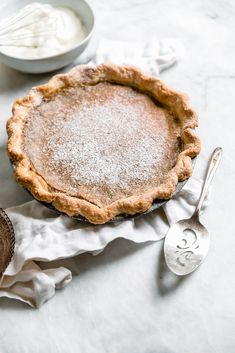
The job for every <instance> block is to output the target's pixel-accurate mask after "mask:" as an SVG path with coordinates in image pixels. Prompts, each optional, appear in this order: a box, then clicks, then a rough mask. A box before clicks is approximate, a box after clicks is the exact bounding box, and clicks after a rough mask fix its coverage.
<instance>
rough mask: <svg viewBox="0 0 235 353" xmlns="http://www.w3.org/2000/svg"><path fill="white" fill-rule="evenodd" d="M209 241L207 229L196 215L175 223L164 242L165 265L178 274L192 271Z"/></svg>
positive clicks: (206, 249)
mask: <svg viewBox="0 0 235 353" xmlns="http://www.w3.org/2000/svg"><path fill="white" fill-rule="evenodd" d="M209 242H210V238H209V233H208V231H207V229H206V228H205V227H204V226H203V225H202V224H201V223H200V222H199V220H198V219H197V218H196V217H193V218H191V219H184V220H181V221H179V222H177V223H175V224H174V225H173V226H172V227H171V228H170V230H169V232H168V234H167V237H166V240H165V243H164V253H165V259H166V264H167V266H168V267H169V268H170V269H171V270H172V271H173V272H174V273H175V274H177V275H179V276H182V275H187V274H189V273H191V272H193V271H194V270H196V268H197V267H198V266H200V264H201V263H202V261H203V259H204V258H205V256H206V255H207V252H208V248H209Z"/></svg>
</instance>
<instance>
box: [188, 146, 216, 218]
mask: <svg viewBox="0 0 235 353" xmlns="http://www.w3.org/2000/svg"><path fill="white" fill-rule="evenodd" d="M221 157H222V148H221V147H217V148H216V149H215V150H214V152H213V153H212V156H211V159H210V162H209V165H208V169H207V173H206V178H205V180H204V183H203V186H202V191H201V195H200V197H199V201H198V204H197V207H196V210H195V212H194V216H197V217H198V216H199V214H200V211H201V208H202V205H203V201H204V200H205V197H206V195H207V192H208V189H209V186H210V184H211V182H212V179H213V177H214V175H215V172H216V169H217V168H218V165H219V162H220V160H221Z"/></svg>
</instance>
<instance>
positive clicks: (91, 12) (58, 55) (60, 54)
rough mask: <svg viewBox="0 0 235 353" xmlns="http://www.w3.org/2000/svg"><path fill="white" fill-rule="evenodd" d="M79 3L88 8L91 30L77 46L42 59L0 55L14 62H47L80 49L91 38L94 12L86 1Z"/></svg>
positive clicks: (1, 53)
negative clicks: (14, 60)
mask: <svg viewBox="0 0 235 353" xmlns="http://www.w3.org/2000/svg"><path fill="white" fill-rule="evenodd" d="M80 1H81V2H83V3H84V4H86V6H87V7H88V9H89V11H90V14H91V19H92V27H91V30H90V31H89V32H88V34H87V36H86V37H85V38H84V39H83V40H82V41H81V42H79V43H78V44H75V45H74V46H73V47H71V48H69V49H67V50H65V51H63V52H62V53H59V54H53V55H50V56H43V57H42V58H26V59H24V58H19V57H17V56H13V55H8V54H5V53H3V52H1V51H0V55H3V56H5V57H7V58H13V59H16V60H19V61H43V60H47V59H51V58H55V57H60V56H62V55H64V54H66V53H69V52H71V51H73V50H75V49H77V48H78V47H80V46H81V45H83V44H84V43H86V42H87V41H88V40H89V39H90V38H91V36H92V34H93V32H94V27H95V15H94V11H93V10H92V8H91V6H90V4H88V2H87V1H86V0H80Z"/></svg>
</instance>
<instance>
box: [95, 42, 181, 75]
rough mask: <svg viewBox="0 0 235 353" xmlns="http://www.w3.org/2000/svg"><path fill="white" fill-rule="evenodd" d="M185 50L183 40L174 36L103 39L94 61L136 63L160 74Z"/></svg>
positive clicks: (120, 63)
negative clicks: (140, 39)
mask: <svg viewBox="0 0 235 353" xmlns="http://www.w3.org/2000/svg"><path fill="white" fill-rule="evenodd" d="M184 52H185V50H184V47H183V45H182V44H181V42H180V41H178V40H176V39H173V38H164V39H159V40H158V39H154V38H153V39H151V40H149V41H147V42H140V41H126V42H123V41H120V40H101V41H100V44H99V46H98V48H97V50H96V54H95V57H94V58H93V60H92V62H93V63H95V64H101V63H103V62H112V63H114V64H118V65H122V64H126V65H134V66H138V67H140V68H141V69H142V70H143V71H145V72H146V73H148V74H150V75H159V73H160V72H161V71H162V70H164V69H166V68H168V67H170V66H172V65H173V64H175V63H176V61H177V60H179V59H180V58H181V57H182V56H183V55H184Z"/></svg>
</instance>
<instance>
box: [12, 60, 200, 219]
mask: <svg viewBox="0 0 235 353" xmlns="http://www.w3.org/2000/svg"><path fill="white" fill-rule="evenodd" d="M105 81H106V82H111V83H117V84H118V83H119V84H123V85H127V86H131V87H134V88H137V89H139V90H140V91H142V92H143V93H146V94H148V95H150V96H153V97H154V98H155V99H156V100H157V101H159V102H160V103H162V104H163V105H166V106H167V107H168V108H169V109H171V110H172V112H173V113H174V114H175V115H176V116H177V117H178V118H179V119H180V121H181V140H182V142H183V150H182V151H181V152H180V153H179V156H178V158H177V162H176V165H175V167H174V168H172V169H171V170H170V171H169V173H168V176H167V179H166V181H165V182H164V183H162V184H161V185H159V186H157V187H155V188H151V189H150V190H149V191H148V192H147V193H145V194H142V195H136V196H131V197H127V198H123V199H120V200H117V201H115V202H113V203H111V204H109V205H108V206H105V207H102V208H101V207H98V206H96V205H94V204H93V203H91V202H89V201H86V200H83V199H80V198H77V197H73V196H69V195H66V194H65V193H63V192H60V191H55V190H53V189H52V188H51V187H50V185H48V184H47V182H46V181H45V179H44V178H43V177H42V176H40V175H39V174H38V173H37V172H36V171H35V170H34V168H33V166H32V164H31V162H30V160H29V159H28V157H27V155H26V154H25V152H24V150H23V145H24V124H25V121H26V120H27V115H28V112H29V111H30V109H32V108H33V107H35V106H38V105H39V104H40V102H41V101H42V99H45V98H46V99H49V98H50V97H51V96H53V95H54V94H56V93H57V92H58V91H60V90H61V89H64V88H67V87H73V86H83V85H95V84H97V83H99V82H105ZM197 125H198V120H197V115H196V113H195V111H193V110H192V109H191V107H190V105H189V101H188V97H187V96H186V95H185V94H183V93H181V92H178V91H175V90H172V89H170V88H168V87H167V86H166V84H165V83H164V82H163V81H161V80H160V79H159V78H158V77H153V76H148V75H145V74H144V73H143V72H142V71H141V70H139V69H137V68H136V67H132V66H118V65H114V64H102V65H98V66H93V65H81V66H77V67H75V68H73V69H72V70H71V71H69V72H68V73H67V74H59V75H55V76H53V77H52V78H51V79H50V80H49V82H48V83H47V84H45V85H41V86H37V87H34V88H32V89H31V91H30V92H29V95H27V96H26V97H24V98H22V99H17V100H16V101H15V103H14V105H13V109H12V117H11V118H9V119H8V122H7V132H8V144H7V150H8V154H9V158H10V159H11V160H12V161H13V163H14V165H15V178H16V180H17V182H19V183H20V184H21V185H22V186H23V187H25V188H26V189H28V190H29V191H30V192H31V194H32V195H33V196H34V197H35V198H36V199H37V200H39V201H43V202H46V203H51V204H52V205H53V206H54V207H55V208H56V209H57V210H59V211H61V212H64V213H66V214H67V215H69V216H78V215H81V216H83V217H85V218H86V219H88V220H89V221H90V222H91V223H95V224H104V223H106V222H107V221H109V220H110V219H112V218H114V217H115V216H117V215H120V214H129V215H133V214H136V213H142V212H145V211H147V210H148V209H149V208H150V207H151V205H152V203H153V201H154V200H155V199H169V198H171V197H172V195H173V194H174V192H175V190H176V186H177V184H178V182H179V181H183V180H185V179H187V178H189V177H190V176H191V175H192V161H191V159H192V158H194V157H195V156H196V155H198V154H199V152H200V140H199V138H198V137H197V135H196V133H195V131H194V129H195V127H197Z"/></svg>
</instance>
